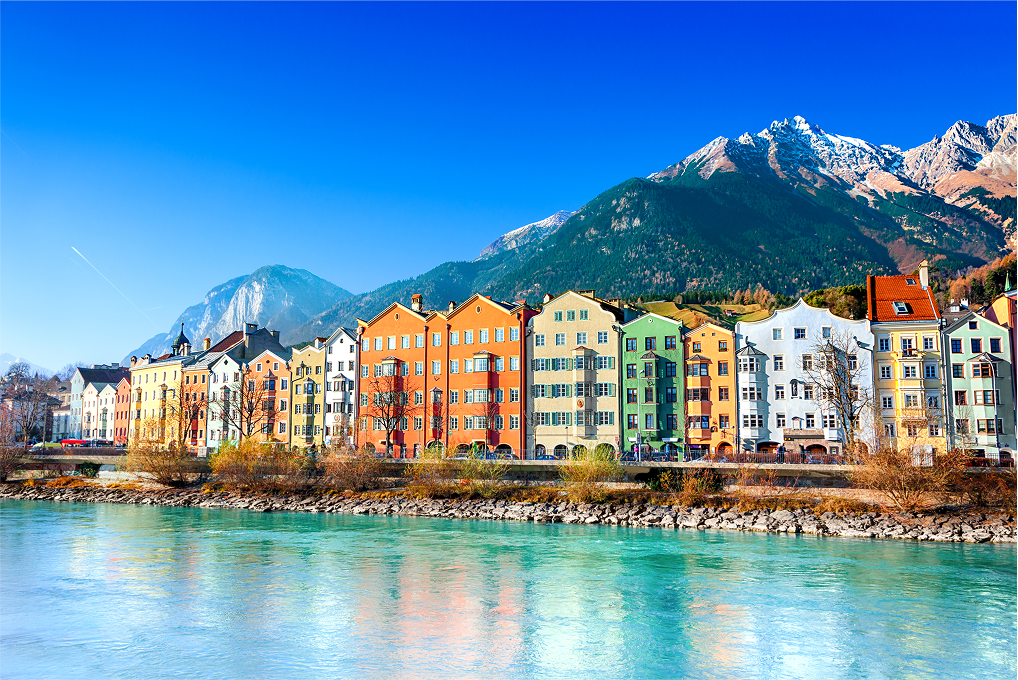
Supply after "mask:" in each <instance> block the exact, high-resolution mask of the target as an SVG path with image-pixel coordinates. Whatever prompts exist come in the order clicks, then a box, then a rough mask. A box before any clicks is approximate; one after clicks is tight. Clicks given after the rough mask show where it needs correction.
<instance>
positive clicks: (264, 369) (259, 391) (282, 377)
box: [244, 349, 291, 444]
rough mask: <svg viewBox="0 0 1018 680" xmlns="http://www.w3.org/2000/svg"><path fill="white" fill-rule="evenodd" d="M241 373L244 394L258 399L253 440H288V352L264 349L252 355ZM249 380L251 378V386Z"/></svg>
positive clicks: (275, 441) (280, 442) (288, 441)
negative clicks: (252, 381)
mask: <svg viewBox="0 0 1018 680" xmlns="http://www.w3.org/2000/svg"><path fill="white" fill-rule="evenodd" d="M244 375H245V376H246V377H247V379H248V388H249V389H248V395H249V396H250V398H252V399H255V400H257V401H259V402H261V410H260V411H259V412H257V414H256V415H255V416H254V418H255V419H257V422H254V423H253V424H254V426H255V430H256V433H255V435H254V437H255V440H256V441H260V442H269V443H275V444H288V443H290V428H289V423H288V419H289V414H290V405H289V404H288V403H287V402H288V401H289V399H290V390H291V386H290V352H289V351H286V352H276V351H273V350H269V349H267V350H265V351H264V352H262V353H261V354H259V355H258V356H257V357H255V358H254V359H252V360H251V361H250V362H249V363H248V365H247V371H245V373H244ZM251 380H254V381H255V382H254V383H253V388H254V389H250V388H251V387H252V383H251V382H250V381H251Z"/></svg>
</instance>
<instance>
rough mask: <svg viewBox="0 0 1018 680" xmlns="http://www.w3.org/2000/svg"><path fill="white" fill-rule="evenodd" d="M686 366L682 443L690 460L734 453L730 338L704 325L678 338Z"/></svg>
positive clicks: (727, 332) (716, 327)
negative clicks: (684, 431) (685, 442)
mask: <svg viewBox="0 0 1018 680" xmlns="http://www.w3.org/2000/svg"><path fill="white" fill-rule="evenodd" d="M682 343H683V349H684V351H683V355H684V357H685V362H684V363H685V365H686V441H687V442H688V449H689V454H688V456H689V457H690V458H693V459H695V458H698V457H702V456H705V455H708V454H710V453H718V454H721V455H722V456H723V455H725V454H729V455H730V454H732V453H733V452H734V451H735V437H736V435H737V433H738V430H737V427H738V422H737V418H736V411H735V408H736V400H735V398H736V394H735V364H734V359H733V358H732V356H733V353H734V346H735V341H734V335H733V333H732V331H731V330H730V329H727V328H724V327H723V326H719V325H717V324H714V323H711V322H709V321H708V322H706V323H703V324H700V325H699V326H697V327H696V328H693V329H692V330H689V331H687V332H686V333H685V335H683V336H682Z"/></svg>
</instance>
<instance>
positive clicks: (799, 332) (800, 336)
mask: <svg viewBox="0 0 1018 680" xmlns="http://www.w3.org/2000/svg"><path fill="white" fill-rule="evenodd" d="M792 333H793V337H794V338H795V339H796V340H805V339H806V329H805V328H796V329H793V331H792Z"/></svg>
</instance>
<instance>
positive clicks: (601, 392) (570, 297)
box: [524, 291, 626, 459]
mask: <svg viewBox="0 0 1018 680" xmlns="http://www.w3.org/2000/svg"><path fill="white" fill-rule="evenodd" d="M625 321H626V318H625V312H624V311H623V309H622V308H621V307H620V306H617V305H614V304H610V303H608V302H607V301H605V300H600V299H598V298H596V297H594V292H593V291H580V292H575V291H567V292H565V293H563V294H562V295H559V296H558V297H556V298H554V299H546V301H545V302H544V305H543V306H542V308H541V311H540V313H538V314H536V315H534V316H533V317H532V318H531V319H530V322H529V324H528V326H527V333H526V349H527V352H526V354H527V356H529V357H530V360H529V362H528V364H527V368H528V379H527V383H528V384H529V389H528V390H527V391H526V411H525V415H526V417H525V418H524V421H525V424H526V427H527V441H526V449H527V451H528V454H529V455H528V457H529V456H533V457H536V458H538V459H540V458H546V457H549V456H554V457H555V458H565V457H566V456H567V455H569V454H574V453H578V452H580V451H582V450H587V451H593V450H595V449H597V448H598V447H601V450H603V451H606V450H607V448H606V447H610V449H611V452H612V453H617V452H618V451H619V450H620V449H621V448H622V447H623V445H622V422H623V413H622V409H621V404H622V402H621V395H620V375H621V373H620V371H621V361H620V357H621V349H622V325H623V324H624V323H625Z"/></svg>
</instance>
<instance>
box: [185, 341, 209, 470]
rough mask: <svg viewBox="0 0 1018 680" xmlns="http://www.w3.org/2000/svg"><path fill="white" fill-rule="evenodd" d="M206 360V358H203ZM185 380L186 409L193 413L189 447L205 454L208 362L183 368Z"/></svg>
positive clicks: (188, 436)
mask: <svg viewBox="0 0 1018 680" xmlns="http://www.w3.org/2000/svg"><path fill="white" fill-rule="evenodd" d="M203 358H204V357H203ZM182 372H183V374H184V379H183V382H182V384H181V389H182V390H183V392H184V402H185V404H186V408H187V409H188V410H189V411H190V412H191V413H190V414H191V416H192V418H191V421H190V427H189V428H188V430H190V433H189V434H188V435H187V446H188V448H189V449H190V450H192V451H197V452H200V453H204V452H205V449H206V447H207V441H208V440H207V436H208V433H207V431H206V427H205V425H206V422H207V416H208V404H209V385H208V379H209V366H208V362H207V361H201V360H199V361H197V362H195V363H193V364H191V365H190V366H185V367H184V368H183V371H182Z"/></svg>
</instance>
